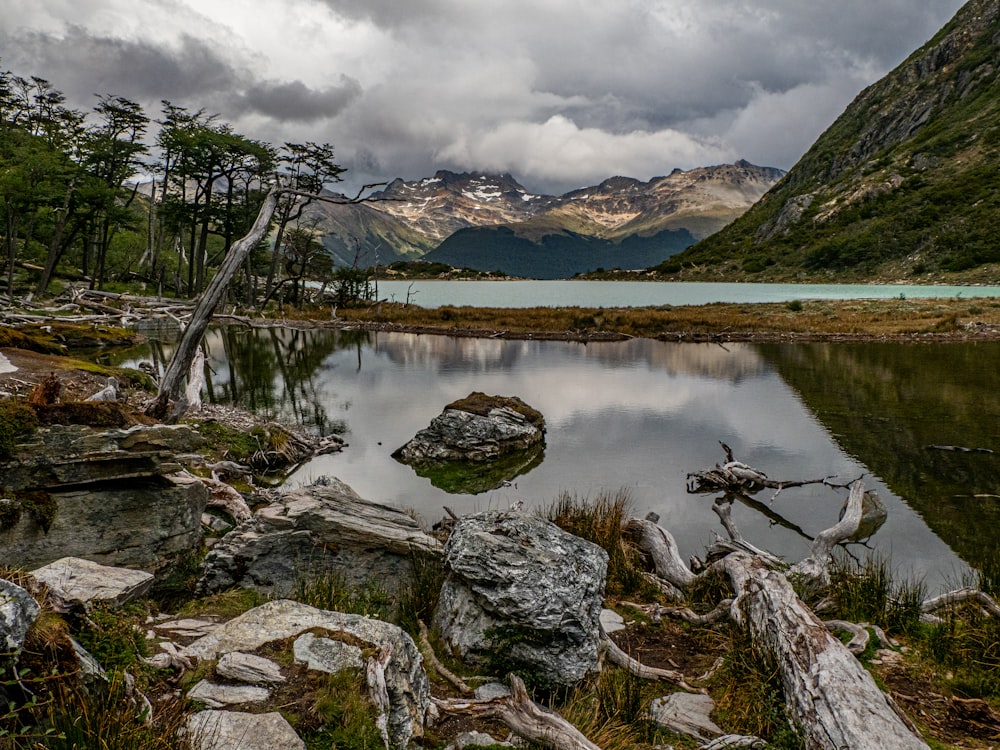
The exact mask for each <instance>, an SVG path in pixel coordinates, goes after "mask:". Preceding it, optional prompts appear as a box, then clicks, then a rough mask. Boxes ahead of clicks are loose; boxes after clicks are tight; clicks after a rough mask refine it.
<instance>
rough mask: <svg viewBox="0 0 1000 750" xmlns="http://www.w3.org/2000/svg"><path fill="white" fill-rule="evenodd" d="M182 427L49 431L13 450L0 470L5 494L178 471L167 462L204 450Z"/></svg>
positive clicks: (65, 427) (74, 427) (82, 427)
mask: <svg viewBox="0 0 1000 750" xmlns="http://www.w3.org/2000/svg"><path fill="white" fill-rule="evenodd" d="M204 442H205V441H204V439H203V438H202V437H201V436H200V435H199V434H198V433H197V432H196V431H195V430H193V429H192V428H191V427H188V426H187V425H153V426H146V425H137V426H135V427H130V428H128V429H123V430H103V429H96V428H93V427H87V426H85V425H53V426H52V427H48V428H43V429H40V430H38V431H37V432H36V433H35V434H34V435H33V436H32V442H30V443H26V444H22V445H19V446H18V459H17V460H16V461H11V462H7V463H6V464H4V465H3V469H2V471H3V475H4V485H5V486H6V487H8V488H9V489H11V490H31V489H46V490H49V491H53V490H56V489H59V488H62V487H66V486H73V487H79V486H81V485H90V484H100V483H106V482H111V481H115V480H123V479H142V478H151V477H157V476H160V475H162V474H169V473H172V472H175V471H178V470H179V469H180V466H179V465H178V464H177V463H175V462H174V460H173V457H174V455H175V454H177V453H181V452H190V451H193V450H196V449H197V448H199V447H201V446H202V445H204Z"/></svg>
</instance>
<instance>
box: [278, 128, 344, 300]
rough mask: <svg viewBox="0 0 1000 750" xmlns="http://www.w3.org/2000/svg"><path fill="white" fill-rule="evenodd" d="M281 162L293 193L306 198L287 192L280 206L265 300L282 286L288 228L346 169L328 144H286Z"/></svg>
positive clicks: (337, 180) (283, 174) (284, 176)
mask: <svg viewBox="0 0 1000 750" xmlns="http://www.w3.org/2000/svg"><path fill="white" fill-rule="evenodd" d="M280 158H281V163H282V165H283V166H284V169H283V171H282V177H283V179H284V180H285V181H286V182H287V184H288V186H289V188H290V189H291V190H292V191H301V192H303V193H306V195H305V196H302V195H298V194H296V193H295V192H288V193H286V194H285V195H284V196H283V197H282V198H281V199H280V202H279V204H278V209H277V212H276V213H277V216H278V220H277V221H278V229H277V234H276V235H275V239H274V251H273V255H272V256H271V266H270V269H269V270H268V274H267V283H266V285H265V287H264V301H265V302H266V301H267V300H269V299H270V298H271V297H272V296H274V293H275V290H276V284H278V283H280V281H279V279H278V278H277V271H278V269H279V268H280V265H279V261H280V255H281V248H282V247H283V245H284V233H285V229H286V227H288V225H289V224H291V223H292V222H295V221H298V220H299V219H300V218H301V217H302V212H303V211H304V210H305V209H306V207H307V206H308V205H310V204H311V203H312V202H313V200H314V198H313V197H312V196H313V195H315V196H318V195H319V193H320V192H321V191H322V190H323V188H324V186H325V185H326V184H327V183H330V182H339V181H340V175H342V174H343V173H344V171H345V170H344V168H343V167H341V166H340V165H339V164H337V163H336V162H335V161H334V156H333V146H331V145H330V144H329V143H323V144H322V145H317V144H315V143H312V142H306V143H285V145H284V148H283V149H282V152H281V155H280Z"/></svg>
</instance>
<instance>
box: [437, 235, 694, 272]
mask: <svg viewBox="0 0 1000 750" xmlns="http://www.w3.org/2000/svg"><path fill="white" fill-rule="evenodd" d="M517 228H518V227H514V228H512V227H509V226H492V227H470V228H468V229H460V230H459V231H457V232H455V233H454V234H453V235H451V236H450V237H448V239H446V240H445V241H444V242H442V243H441V244H440V245H439V246H438V247H437V248H435V249H434V250H432V251H431V252H429V253H427V255H425V256H424V257H423V259H424V260H427V261H431V262H436V263H447V264H449V265H452V266H455V267H456V268H473V269H476V270H478V271H493V270H499V271H503V272H504V273H505V274H508V275H510V276H523V277H525V278H532V279H566V278H569V277H571V276H574V275H576V274H578V273H586V272H588V271H596V270H598V269H601V270H603V269H606V268H622V269H634V268H645V267H648V266H650V265H653V264H655V263H658V262H659V261H661V260H662V259H664V258H667V257H669V256H670V255H673V254H674V253H677V252H679V251H681V250H682V249H684V248H685V247H688V246H689V245H691V244H692V243H693V242H694V237H693V236H692V235H691V233H690V232H689V231H688V230H687V229H677V230H669V229H668V230H664V231H662V232H658V233H657V234H655V235H652V236H649V237H641V236H639V235H631V236H629V237H626V238H624V239H623V240H622V241H621V242H612V241H610V240H606V239H602V238H600V237H595V236H592V235H586V234H577V233H576V232H572V231H569V230H565V229H563V230H559V231H556V230H553V231H552V232H551V233H548V234H544V235H540V236H537V239H533V238H532V237H531V236H530V235H529V236H522V235H521V233H520V232H519V231H516V230H517Z"/></svg>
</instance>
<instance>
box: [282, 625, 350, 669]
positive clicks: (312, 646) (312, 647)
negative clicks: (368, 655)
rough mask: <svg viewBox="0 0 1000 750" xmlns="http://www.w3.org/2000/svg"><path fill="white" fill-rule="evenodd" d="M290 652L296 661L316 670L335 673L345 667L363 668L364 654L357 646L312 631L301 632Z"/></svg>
mask: <svg viewBox="0 0 1000 750" xmlns="http://www.w3.org/2000/svg"><path fill="white" fill-rule="evenodd" d="M292 653H293V654H294V656H295V661H296V663H298V664H305V665H306V667H308V668H309V669H314V670H316V671H318V672H328V673H330V674H337V672H342V671H343V670H345V669H364V668H365V659H364V656H363V655H362V653H361V649H360V648H358V647H357V646H352V645H351V644H350V643H344V642H343V641H337V640H334V639H332V638H322V637H320V636H317V635H314V634H312V633H303V634H302V635H300V636H299V637H298V638H296V639H295V643H293V644H292Z"/></svg>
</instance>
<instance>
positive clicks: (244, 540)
mask: <svg viewBox="0 0 1000 750" xmlns="http://www.w3.org/2000/svg"><path fill="white" fill-rule="evenodd" d="M441 550H442V547H441V543H440V542H439V541H438V540H437V539H435V538H434V537H432V536H430V535H428V534H427V533H425V532H424V530H423V529H421V528H420V524H418V523H417V522H416V521H415V520H414V519H413V518H412V517H411V516H409V515H407V514H406V513H404V512H403V511H401V510H400V509H399V508H393V507H391V506H388V505H383V504H381V503H375V502H371V501H369V500H365V499H363V498H362V497H360V496H359V495H358V494H357V493H356V492H355V491H354V490H353V489H351V488H350V487H349V486H347V485H346V484H344V483H343V482H341V481H339V480H337V479H323V480H322V481H320V482H317V483H315V484H313V485H310V486H308V487H303V488H300V489H296V490H290V491H287V492H284V493H282V495H281V496H280V497H279V498H278V499H277V500H276V501H275V502H273V503H271V504H270V505H267V506H266V507H264V508H261V509H260V510H259V511H257V513H256V514H255V516H254V517H253V518H251V519H250V520H249V521H246V522H245V523H243V524H240V526H238V527H237V528H236V529H235V530H234V531H232V532H230V533H229V534H227V535H226V536H225V537H224V538H223V539H222V541H221V542H220V543H219V544H217V545H216V546H214V547H213V548H212V550H211V551H210V552H209V553H208V556H207V557H206V559H205V566H204V573H203V575H202V577H201V579H200V580H199V582H198V590H199V591H200V592H202V593H211V592H215V591H222V590H224V589H228V588H231V587H233V586H243V587H247V588H255V589H258V590H262V591H265V592H267V593H269V594H274V595H278V596H287V595H288V594H290V593H291V591H292V588H293V587H294V584H295V581H296V580H299V579H301V578H303V577H308V576H310V575H322V574H328V573H331V572H332V573H337V574H339V575H342V576H343V577H344V579H345V581H346V582H347V583H348V584H349V585H352V586H359V585H363V584H364V583H366V582H367V581H368V580H376V581H378V582H379V583H380V584H382V585H384V586H385V587H386V588H388V589H390V590H397V589H401V588H405V587H406V585H407V583H408V582H409V581H411V580H412V578H413V565H414V563H413V560H414V557H420V558H424V557H433V558H440V556H441V554H442V553H441Z"/></svg>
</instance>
